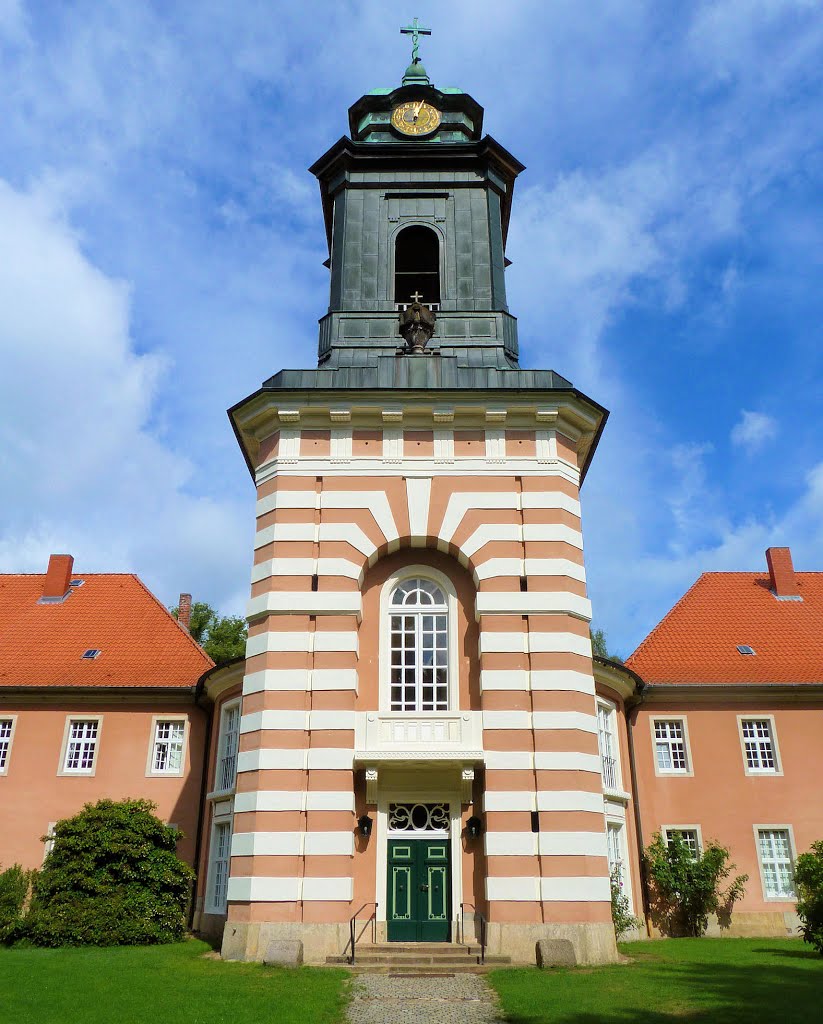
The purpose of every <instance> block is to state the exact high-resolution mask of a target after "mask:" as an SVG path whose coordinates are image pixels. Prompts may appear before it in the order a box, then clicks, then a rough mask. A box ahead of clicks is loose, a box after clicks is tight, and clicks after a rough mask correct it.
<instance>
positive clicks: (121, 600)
mask: <svg viewBox="0 0 823 1024" xmlns="http://www.w3.org/2000/svg"><path fill="white" fill-rule="evenodd" d="M73 578H74V579H82V580H84V581H85V582H84V583H83V586H81V587H72V588H71V591H70V593H69V595H68V596H67V597H66V599H65V600H64V601H63V602H62V603H60V604H38V599H39V598H40V597H41V596H42V594H43V585H44V583H45V579H46V577H45V574H37V575H25V576H23V575H0V687H2V686H128V687H136V686H167V687H172V688H173V687H190V686H194V684H195V683H196V682H197V680H198V678H199V677H200V676H201V675H202V674H203V672H205V671H206V670H207V669H209V668H211V667H212V664H213V662H212V661H211V659H210V658H209V657H208V655H207V654H206V653H205V651H203V649H202V648H201V647H200V646H199V645H198V644H196V643H195V642H194V640H192V638H191V637H190V636H189V635H188V633H186V632H185V630H184V629H183V628H182V627H181V626H179V625H178V624H177V622H176V621H175V620H174V618H173V617H172V616H171V615H170V614H169V612H168V611H167V610H166V609H165V608H164V607H163V605H162V604H161V603H160V602H159V601H158V600H157V598H156V597H155V596H154V595H153V594H152V593H151V592H150V591H149V590H148V589H147V588H146V587H145V586H144V585H143V584H142V583H141V582H140V580H139V579H138V578H137V577H136V576H133V575H131V574H130V573H129V574H126V573H78V572H75V573H74V574H73ZM92 648H96V649H98V650H100V651H101V654H100V656H99V657H97V658H93V659H83V657H82V655H83V652H84V651H86V650H90V649H92Z"/></svg>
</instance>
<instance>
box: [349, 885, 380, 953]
mask: <svg viewBox="0 0 823 1024" xmlns="http://www.w3.org/2000/svg"><path fill="white" fill-rule="evenodd" d="M378 906H379V904H378V903H375V902H374V901H373V900H372V901H371V902H369V903H364V904H363V906H362V907H361V908H360V910H358V911H356V913H355V914H354V915H353V916H352V918H351V920H350V921H349V942H350V943H351V953H350V954H349V963H350V964H353V963H354V944H355V942H356V941H357V940H356V938H355V935H354V924H355V922H356V921H357V918H358V915H359V914H361V913H362V912H363V911H364V910H365V909H366V907H374V912H375V914H377V908H378Z"/></svg>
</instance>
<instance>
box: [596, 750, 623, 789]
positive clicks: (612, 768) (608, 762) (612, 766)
mask: <svg viewBox="0 0 823 1024" xmlns="http://www.w3.org/2000/svg"><path fill="white" fill-rule="evenodd" d="M600 760H601V762H602V767H603V788H604V789H618V788H619V787H618V784H617V758H615V757H609V756H607V755H605V754H604V755H603V757H601V758H600Z"/></svg>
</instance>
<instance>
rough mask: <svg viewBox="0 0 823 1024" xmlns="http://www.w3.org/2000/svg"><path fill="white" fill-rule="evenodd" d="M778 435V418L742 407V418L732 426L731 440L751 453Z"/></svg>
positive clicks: (736, 445)
mask: <svg viewBox="0 0 823 1024" xmlns="http://www.w3.org/2000/svg"><path fill="white" fill-rule="evenodd" d="M776 437H777V420H776V419H775V418H774V417H773V416H767V415H766V413H764V412H751V411H749V410H748V409H742V410H741V412H740V419H739V420H738V421H737V423H735V425H734V426H733V427H732V432H731V442H732V444H733V445H734V446H735V447H737V448H743V449H745V451H746V452H748V453H749V454H752V453H753V452H756V451H758V450H759V449H760V448H762V447H763V445H764V444H766V442H767V441H773V440H774V439H775V438H776Z"/></svg>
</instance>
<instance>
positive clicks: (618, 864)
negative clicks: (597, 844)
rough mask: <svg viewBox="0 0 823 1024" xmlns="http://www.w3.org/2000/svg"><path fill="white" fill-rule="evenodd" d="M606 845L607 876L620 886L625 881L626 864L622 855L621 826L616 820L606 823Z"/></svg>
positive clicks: (623, 884)
mask: <svg viewBox="0 0 823 1024" xmlns="http://www.w3.org/2000/svg"><path fill="white" fill-rule="evenodd" d="M606 847H607V851H608V857H609V876H610V877H611V878H614V879H616V880H617V882H618V883H619V884H620V885H621V887H622V886H625V883H626V864H625V860H624V855H623V826H622V825H621V824H620V823H619V822H616V821H610V822H607V824H606Z"/></svg>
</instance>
